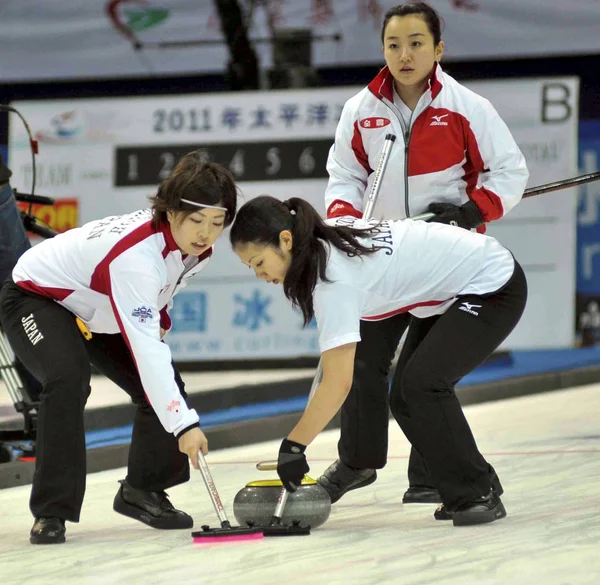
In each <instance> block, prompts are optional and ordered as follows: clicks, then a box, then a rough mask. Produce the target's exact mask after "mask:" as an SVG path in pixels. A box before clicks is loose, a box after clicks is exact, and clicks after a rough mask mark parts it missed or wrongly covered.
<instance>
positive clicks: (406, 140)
mask: <svg viewBox="0 0 600 585" xmlns="http://www.w3.org/2000/svg"><path fill="white" fill-rule="evenodd" d="M422 97H423V96H421V98H422ZM421 98H420V99H419V101H421ZM381 101H382V102H383V103H384V104H385V105H386V106H387V107H388V108H389V109H390V110H392V112H393V113H394V115H395V116H396V118H398V122H400V127H401V128H402V131H403V133H404V213H405V215H406V217H407V218H408V217H410V206H409V204H408V199H409V198H408V145H409V142H410V134H411V130H412V126H413V123H412V121H413V119H412V118H413V114H414V110H413V111H412V112H411V114H410V119H409V121H408V128H406V127H405V124H404V117H403V116H402V114H401V113H400V111H399V110H398V108H397V107H396V104H395V103H393V102H390V101H389V100H387V99H385V98H382V99H381ZM433 102H434V100H431V101H430V102H429V104H427V105H426V106H425V107H424V108H423V109H422V110H421V111H420V112H419V113H418V114H417V117H416V118H415V121H416V119H417V118H418V117H419V116H420V115H421V114H422V113H423V112H424V111H425V110H426V109H427V108H429V107H430V106H431V104H432V103H433ZM418 105H419V103H418V102H417V106H416V107H415V110H416V109H417V107H418Z"/></svg>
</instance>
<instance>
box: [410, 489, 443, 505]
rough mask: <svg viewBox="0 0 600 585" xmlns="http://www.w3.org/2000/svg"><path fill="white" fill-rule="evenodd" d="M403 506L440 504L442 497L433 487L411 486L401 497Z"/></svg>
mask: <svg viewBox="0 0 600 585" xmlns="http://www.w3.org/2000/svg"><path fill="white" fill-rule="evenodd" d="M402 503H403V504H441V503H442V496H440V492H438V491H437V489H436V488H434V487H427V486H422V485H411V486H410V487H409V488H408V489H407V490H406V491H405V492H404V495H403V496H402Z"/></svg>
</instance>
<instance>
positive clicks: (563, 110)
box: [542, 83, 573, 124]
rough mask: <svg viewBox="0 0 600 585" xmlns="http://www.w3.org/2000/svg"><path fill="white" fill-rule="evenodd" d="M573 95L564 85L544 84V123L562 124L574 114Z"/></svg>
mask: <svg viewBox="0 0 600 585" xmlns="http://www.w3.org/2000/svg"><path fill="white" fill-rule="evenodd" d="M572 99H573V94H572V93H571V89H570V88H569V86H568V85H565V84H564V83H544V85H543V86H542V122H543V123H544V124H561V123H563V122H566V121H567V120H568V119H569V118H570V117H571V114H572V113H573V105H572V103H571V100H572Z"/></svg>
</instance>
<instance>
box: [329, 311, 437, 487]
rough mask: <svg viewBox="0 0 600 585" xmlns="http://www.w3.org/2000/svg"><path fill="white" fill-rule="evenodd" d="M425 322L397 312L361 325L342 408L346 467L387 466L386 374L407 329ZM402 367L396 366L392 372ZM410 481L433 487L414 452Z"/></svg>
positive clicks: (340, 447) (340, 449)
mask: <svg viewBox="0 0 600 585" xmlns="http://www.w3.org/2000/svg"><path fill="white" fill-rule="evenodd" d="M428 321H429V319H415V318H414V317H412V316H411V315H410V314H409V313H400V314H398V315H395V316H394V317H391V318H390V319H384V320H382V321H361V322H360V337H361V341H360V343H359V344H358V345H357V347H356V356H355V358H354V377H353V380H352V388H351V390H350V394H348V397H347V398H346V400H345V401H344V404H343V406H342V409H341V432H340V441H339V443H338V453H339V455H340V459H341V460H342V461H343V462H344V463H346V465H350V466H351V467H358V468H367V469H382V468H383V467H385V465H386V463H387V452H388V425H389V417H390V408H389V390H390V388H389V380H388V376H389V372H390V367H391V365H392V360H393V358H394V354H395V353H396V350H397V348H398V344H399V343H400V339H401V338H402V335H403V334H404V331H405V330H406V328H407V327H409V326H410V327H412V326H418V325H419V324H420V323H421V322H423V323H427V322H428ZM401 367H402V366H401V365H400V364H397V365H396V372H398V369H399V368H401ZM408 482H409V484H410V485H411V486H426V487H434V484H433V479H432V478H431V476H430V474H429V472H428V470H427V465H426V463H425V461H424V460H423V458H422V457H421V455H420V454H419V452H418V451H416V450H415V449H414V448H412V449H411V452H410V459H409V461H408Z"/></svg>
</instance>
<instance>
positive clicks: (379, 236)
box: [313, 217, 515, 353]
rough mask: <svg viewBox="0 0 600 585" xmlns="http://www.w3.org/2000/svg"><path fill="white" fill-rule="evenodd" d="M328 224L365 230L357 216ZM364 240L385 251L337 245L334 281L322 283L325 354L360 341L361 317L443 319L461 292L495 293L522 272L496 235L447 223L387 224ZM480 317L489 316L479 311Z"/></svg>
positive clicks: (320, 323)
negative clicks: (357, 252) (354, 251)
mask: <svg viewBox="0 0 600 585" xmlns="http://www.w3.org/2000/svg"><path fill="white" fill-rule="evenodd" d="M327 223H328V224H329V225H342V226H346V227H351V228H355V227H365V224H364V223H363V221H362V220H360V219H356V218H352V217H338V218H335V219H329V220H327ZM375 224H376V222H374V221H373V222H371V223H370V225H372V226H373V225H375ZM361 241H362V243H363V244H364V245H366V246H367V247H371V246H372V245H375V246H377V247H378V248H379V249H378V251H377V252H375V253H373V254H364V255H361V256H349V255H348V254H347V253H346V252H343V251H341V250H339V249H338V248H335V247H333V246H329V253H328V259H327V270H326V276H327V279H328V282H324V281H323V280H318V281H317V285H316V286H315V290H314V293H313V306H314V310H315V318H316V321H317V328H318V330H319V347H320V350H321V353H322V352H324V351H327V350H329V349H333V348H334V347H339V346H340V345H345V344H347V343H357V342H358V341H360V321H361V320H363V321H379V320H382V319H387V318H389V317H392V316H393V315H396V314H398V313H405V312H409V313H411V314H413V315H415V316H416V317H420V318H422V317H430V316H432V315H440V314H443V313H445V312H446V311H447V310H448V309H449V308H450V306H451V305H452V304H453V303H455V302H457V297H460V296H461V295H487V294H490V293H494V292H496V291H497V290H499V289H500V288H502V287H503V286H504V285H505V284H506V283H507V282H508V281H509V279H510V277H511V276H512V274H513V272H514V268H515V261H514V258H513V256H512V254H511V253H510V252H509V251H508V250H507V249H506V248H505V247H503V246H502V245H501V244H500V243H499V242H498V240H496V239H495V238H492V237H490V236H486V235H483V234H478V233H475V232H473V231H469V230H462V229H456V228H454V227H452V226H448V225H443V224H440V223H426V222H422V221H406V220H399V221H383V222H381V223H379V224H377V225H376V227H375V229H374V230H373V234H372V237H371V238H369V239H364V240H361ZM458 302H460V300H458ZM465 309H468V310H467V312H469V310H472V309H469V307H465V308H464V309H463V310H465ZM472 316H473V317H474V318H481V319H485V315H481V316H479V314H478V313H477V309H475V313H474V314H472ZM448 343H449V344H451V343H452V340H451V339H448Z"/></svg>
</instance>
